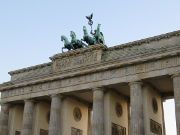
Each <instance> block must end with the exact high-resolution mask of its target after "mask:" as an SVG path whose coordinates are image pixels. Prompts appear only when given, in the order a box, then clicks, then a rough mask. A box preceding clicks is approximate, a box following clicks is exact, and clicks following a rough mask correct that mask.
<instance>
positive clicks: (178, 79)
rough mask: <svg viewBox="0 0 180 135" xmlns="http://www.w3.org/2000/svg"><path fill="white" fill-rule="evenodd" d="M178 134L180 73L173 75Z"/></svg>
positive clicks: (179, 131) (178, 129) (179, 130)
mask: <svg viewBox="0 0 180 135" xmlns="http://www.w3.org/2000/svg"><path fill="white" fill-rule="evenodd" d="M173 87H174V100H175V111H176V127H177V135H180V74H177V75H174V76H173Z"/></svg>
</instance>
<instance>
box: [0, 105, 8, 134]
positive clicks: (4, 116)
mask: <svg viewBox="0 0 180 135" xmlns="http://www.w3.org/2000/svg"><path fill="white" fill-rule="evenodd" d="M8 118H9V104H3V105H1V112H0V135H9V134H8V133H9V129H8Z"/></svg>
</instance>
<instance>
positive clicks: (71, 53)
mask: <svg viewBox="0 0 180 135" xmlns="http://www.w3.org/2000/svg"><path fill="white" fill-rule="evenodd" d="M106 49H107V46H106V45H103V44H97V45H91V46H89V47H88V48H80V49H77V50H71V51H68V52H66V53H59V54H56V55H54V56H52V57H50V59H51V60H52V61H53V60H55V59H61V58H64V57H70V56H76V55H78V54H83V53H85V52H92V51H93V50H106Z"/></svg>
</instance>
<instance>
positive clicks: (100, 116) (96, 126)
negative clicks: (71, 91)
mask: <svg viewBox="0 0 180 135" xmlns="http://www.w3.org/2000/svg"><path fill="white" fill-rule="evenodd" d="M92 135H104V92H103V88H93V119H92Z"/></svg>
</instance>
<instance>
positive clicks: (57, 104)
mask: <svg viewBox="0 0 180 135" xmlns="http://www.w3.org/2000/svg"><path fill="white" fill-rule="evenodd" d="M61 110H62V106H61V97H60V95H52V96H51V112H50V123H49V133H48V135H61V133H62V130H61V127H62V126H61V122H62V121H61Z"/></svg>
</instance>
